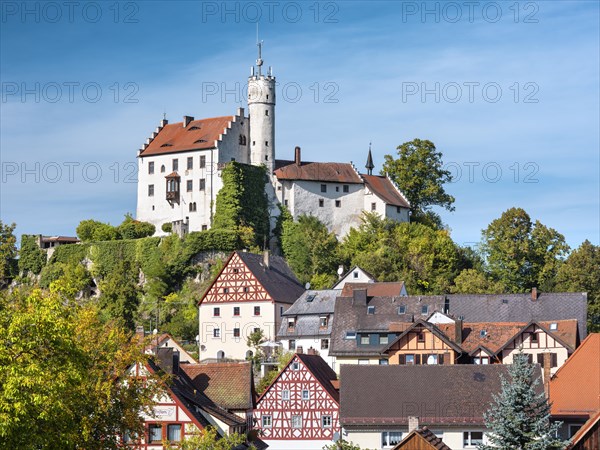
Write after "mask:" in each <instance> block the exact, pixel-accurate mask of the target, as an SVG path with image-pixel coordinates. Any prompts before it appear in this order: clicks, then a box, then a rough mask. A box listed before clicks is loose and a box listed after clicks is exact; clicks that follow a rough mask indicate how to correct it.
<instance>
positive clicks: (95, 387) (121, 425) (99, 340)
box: [0, 280, 160, 450]
mask: <svg viewBox="0 0 600 450" xmlns="http://www.w3.org/2000/svg"><path fill="white" fill-rule="evenodd" d="M72 292H73V289H71V288H70V287H69V286H68V285H66V284H65V283H64V282H63V281H62V280H59V281H56V282H54V283H53V284H52V287H51V289H50V290H49V291H43V290H40V289H34V290H32V291H30V292H25V291H23V290H20V289H16V290H14V291H13V292H11V293H10V294H9V293H5V295H2V296H0V442H1V443H2V444H0V447H2V448H7V449H23V450H29V449H31V450H37V449H56V450H59V449H61V450H75V449H83V448H85V449H88V450H94V449H97V450H101V449H102V450H104V449H117V448H120V443H119V442H118V441H117V437H118V436H119V435H121V434H122V433H125V432H130V433H138V434H140V433H142V432H143V422H142V421H141V419H140V413H141V412H143V411H146V412H149V408H150V405H151V404H152V397H153V394H155V393H156V390H157V389H158V387H157V386H155V385H152V383H146V382H145V381H144V380H139V379H128V380H127V382H126V383H125V382H123V376H124V375H125V373H126V370H127V368H128V367H130V366H131V365H132V364H136V363H143V362H144V361H145V355H144V352H143V347H142V346H141V345H140V344H139V343H138V341H137V340H131V334H130V333H127V332H125V331H124V330H123V329H122V328H121V327H120V326H119V325H117V324H116V323H114V322H112V321H109V322H105V321H103V320H101V318H100V312H99V310H98V309H97V308H96V307H94V306H92V305H87V306H82V305H81V304H79V303H77V302H75V301H74V300H73V296H72ZM159 392H160V390H159Z"/></svg>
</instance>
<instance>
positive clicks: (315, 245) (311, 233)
mask: <svg viewBox="0 0 600 450" xmlns="http://www.w3.org/2000/svg"><path fill="white" fill-rule="evenodd" d="M282 228H283V231H282V235H281V243H282V250H283V254H284V256H285V257H286V259H287V261H288V264H289V265H290V267H291V268H292V270H293V271H294V273H295V274H296V276H297V277H298V279H299V280H300V281H301V282H302V283H306V282H308V281H311V279H316V280H317V281H319V280H320V283H323V280H322V277H323V274H325V275H329V276H330V277H329V278H327V279H326V280H325V282H327V280H328V279H331V276H333V277H335V273H336V270H337V267H338V265H339V259H338V255H337V249H338V241H337V239H336V237H335V234H333V233H330V232H329V231H327V227H326V226H325V225H324V224H323V223H322V222H321V221H320V220H319V219H317V218H316V217H314V216H306V215H302V216H300V217H298V220H297V221H291V220H287V221H285V222H284V223H283V226H282ZM315 276H317V278H314V277H315ZM333 279H334V280H335V278H333Z"/></svg>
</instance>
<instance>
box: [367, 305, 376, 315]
mask: <svg viewBox="0 0 600 450" xmlns="http://www.w3.org/2000/svg"><path fill="white" fill-rule="evenodd" d="M367 314H369V315H370V316H372V315H373V314H375V307H374V306H367Z"/></svg>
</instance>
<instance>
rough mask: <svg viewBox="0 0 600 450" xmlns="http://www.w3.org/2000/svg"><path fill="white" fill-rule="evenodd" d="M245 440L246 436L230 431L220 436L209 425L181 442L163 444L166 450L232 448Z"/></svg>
mask: <svg viewBox="0 0 600 450" xmlns="http://www.w3.org/2000/svg"><path fill="white" fill-rule="evenodd" d="M246 441H247V439H246V436H244V435H243V434H239V433H231V434H229V435H227V436H223V437H220V436H219V435H218V434H217V431H216V430H215V429H214V428H213V427H210V426H209V427H207V428H205V429H204V430H202V431H200V432H198V433H195V434H193V435H192V436H188V437H186V439H185V440H184V441H182V442H181V443H177V444H173V443H170V442H165V443H164V445H165V448H166V449H168V450H175V449H178V450H232V449H233V448H235V447H237V446H238V445H240V444H243V443H245V442H246ZM248 449H249V450H253V449H254V450H256V447H254V446H253V445H250V446H249V447H248Z"/></svg>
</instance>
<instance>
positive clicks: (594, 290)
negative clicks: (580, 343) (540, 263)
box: [556, 240, 600, 332]
mask: <svg viewBox="0 0 600 450" xmlns="http://www.w3.org/2000/svg"><path fill="white" fill-rule="evenodd" d="M556 287H557V289H558V290H560V291H569V292H579V291H580V292H587V295H588V331H590V332H599V331H600V247H599V246H597V245H593V244H592V243H591V242H590V241H588V240H586V241H585V242H583V244H581V245H580V246H579V247H578V248H577V249H575V250H573V252H571V254H570V255H569V257H568V258H567V260H566V261H565V263H564V264H563V265H562V266H561V267H560V268H559V269H558V273H557V274H556Z"/></svg>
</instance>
